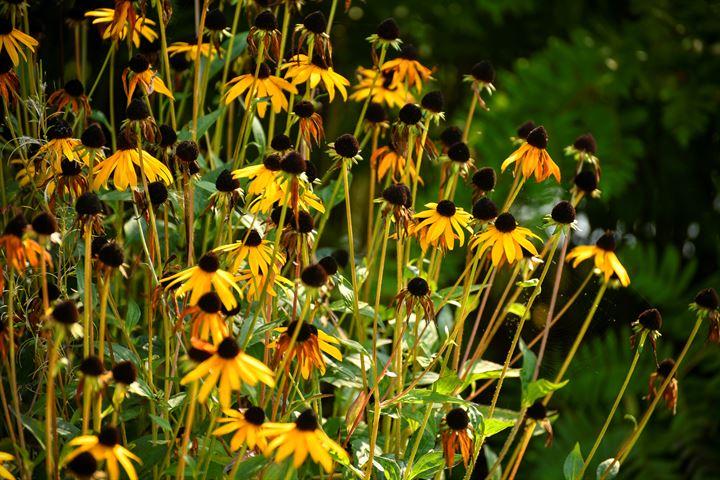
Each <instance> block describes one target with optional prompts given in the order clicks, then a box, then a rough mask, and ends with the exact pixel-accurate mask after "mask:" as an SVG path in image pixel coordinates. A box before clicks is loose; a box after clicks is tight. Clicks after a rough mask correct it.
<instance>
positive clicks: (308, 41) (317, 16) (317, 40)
mask: <svg viewBox="0 0 720 480" xmlns="http://www.w3.org/2000/svg"><path fill="white" fill-rule="evenodd" d="M326 29H327V18H325V14H324V13H323V12H321V11H320V10H316V11H314V12H311V13H309V14H308V15H306V16H305V18H304V19H303V21H302V23H298V24H296V25H295V35H297V36H298V41H297V45H307V47H308V48H310V46H312V48H313V53H317V54H319V55H320V56H321V57H322V58H323V59H325V60H326V61H327V62H329V63H331V62H332V44H331V43H330V35H328V34H327V32H326V31H325V30H326Z"/></svg>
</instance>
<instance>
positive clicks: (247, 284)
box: [235, 243, 297, 302]
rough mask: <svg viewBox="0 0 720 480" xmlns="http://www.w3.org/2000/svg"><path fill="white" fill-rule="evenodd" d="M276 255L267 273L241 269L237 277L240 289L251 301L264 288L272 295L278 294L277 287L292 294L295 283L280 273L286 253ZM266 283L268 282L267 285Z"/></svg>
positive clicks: (267, 293) (287, 293)
mask: <svg viewBox="0 0 720 480" xmlns="http://www.w3.org/2000/svg"><path fill="white" fill-rule="evenodd" d="M295 245H297V243H296V244H295ZM275 257H276V259H275V266H274V267H273V268H272V269H270V270H269V271H268V272H267V273H265V272H260V273H256V272H253V271H252V270H250V269H249V268H248V269H243V270H240V272H238V275H237V276H236V277H235V279H236V280H237V281H238V284H240V290H242V292H243V293H244V294H245V297H246V298H247V299H248V301H249V302H253V301H255V300H257V299H258V298H259V297H260V294H261V292H262V291H263V288H264V289H265V294H266V295H268V296H270V297H276V296H277V291H276V290H275V287H278V288H281V289H282V291H283V293H284V294H286V295H290V292H291V289H292V287H293V286H294V285H295V283H293V281H292V280H290V279H289V278H285V277H283V276H282V275H280V266H281V265H284V264H285V254H283V253H277V254H276V255H275ZM265 283H267V287H266V286H265Z"/></svg>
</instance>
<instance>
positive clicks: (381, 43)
mask: <svg viewBox="0 0 720 480" xmlns="http://www.w3.org/2000/svg"><path fill="white" fill-rule="evenodd" d="M366 40H367V41H368V42H370V44H371V45H372V50H371V53H372V58H373V64H376V65H377V63H378V58H377V52H376V50H377V49H387V48H393V49H395V50H400V45H401V44H402V40H400V26H398V24H397V22H396V21H395V19H394V18H386V19H385V20H383V21H382V22H380V24H379V25H378V26H377V29H376V30H375V33H373V34H372V35H370V36H369V37H367V38H366Z"/></svg>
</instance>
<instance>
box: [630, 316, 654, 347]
mask: <svg viewBox="0 0 720 480" xmlns="http://www.w3.org/2000/svg"><path fill="white" fill-rule="evenodd" d="M630 327H632V331H633V334H632V335H631V336H630V345H631V346H632V348H635V345H636V344H637V345H638V348H640V349H642V348H643V346H644V344H645V339H648V338H649V339H650V344H651V345H652V348H653V353H655V342H656V340H657V339H658V337H660V328H661V327H662V315H660V311H659V310H658V309H657V308H650V309H647V310H645V311H643V312H642V313H641V314H640V315H638V317H637V319H636V320H635V321H634V322H632V323H631V324H630Z"/></svg>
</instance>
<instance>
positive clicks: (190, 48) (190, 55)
mask: <svg viewBox="0 0 720 480" xmlns="http://www.w3.org/2000/svg"><path fill="white" fill-rule="evenodd" d="M167 51H168V54H169V55H170V56H171V57H174V56H175V55H179V54H181V53H184V54H185V55H186V58H187V59H188V60H193V61H195V60H196V59H197V55H198V52H200V58H208V55H209V56H210V60H213V59H214V58H215V57H216V56H217V54H216V53H215V50H214V49H213V48H212V45H210V44H209V43H205V42H203V43H202V44H201V45H200V48H198V45H197V42H196V43H188V42H174V43H172V44H171V45H170V46H169V47H168V49H167Z"/></svg>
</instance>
